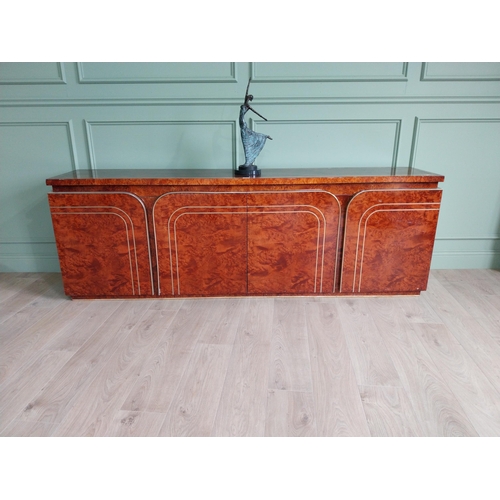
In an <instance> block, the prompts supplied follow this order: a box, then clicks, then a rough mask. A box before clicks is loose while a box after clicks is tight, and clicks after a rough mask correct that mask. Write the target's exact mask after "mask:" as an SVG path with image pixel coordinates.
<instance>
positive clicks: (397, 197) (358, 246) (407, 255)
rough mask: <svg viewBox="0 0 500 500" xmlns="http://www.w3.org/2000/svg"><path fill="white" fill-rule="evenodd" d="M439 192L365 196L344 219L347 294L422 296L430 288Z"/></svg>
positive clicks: (343, 288) (358, 198)
mask: <svg viewBox="0 0 500 500" xmlns="http://www.w3.org/2000/svg"><path fill="white" fill-rule="evenodd" d="M440 201H441V191H440V190H387V191H385V190H384V191H362V192H360V193H359V194H357V195H356V196H355V197H353V199H352V200H351V202H350V203H349V206H348V209H347V215H346V227H345V240H344V249H343V252H344V258H343V264H342V285H341V291H342V292H344V293H349V292H350V293H405V292H413V293H419V292H420V291H422V290H425V289H426V287H427V278H428V275H429V269H430V263H431V257H432V250H433V247H434V237H435V233H436V227H437V221H438V215H439V207H440Z"/></svg>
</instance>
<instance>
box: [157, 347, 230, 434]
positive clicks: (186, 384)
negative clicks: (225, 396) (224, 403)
mask: <svg viewBox="0 0 500 500" xmlns="http://www.w3.org/2000/svg"><path fill="white" fill-rule="evenodd" d="M230 355H231V346H228V345H224V344H222V345H217V344H197V345H196V347H195V350H194V352H193V357H192V361H191V363H190V364H189V366H188V368H187V370H186V371H185V372H184V376H183V377H182V380H181V381H180V384H179V388H178V390H177V392H176V394H175V397H174V400H173V401H172V404H171V406H170V408H169V411H168V413H167V415H166V417H165V421H164V423H163V426H162V428H161V430H160V432H159V435H160V436H171V437H181V436H191V437H204V436H210V434H211V432H212V428H213V425H214V421H215V416H216V413H217V408H218V406H219V401H220V396H221V393H222V388H223V386H224V379H225V377H226V372H227V367H228V363H229V357H230Z"/></svg>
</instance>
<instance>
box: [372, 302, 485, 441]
mask: <svg viewBox="0 0 500 500" xmlns="http://www.w3.org/2000/svg"><path fill="white" fill-rule="evenodd" d="M368 307H369V310H370V311H371V314H372V317H373V318H374V321H375V324H376V325H377V328H378V330H379V332H380V334H381V335H382V337H383V338H384V341H385V345H386V346H387V349H388V351H389V354H390V356H391V358H392V360H393V361H394V365H395V367H396V370H397V371H398V373H399V377H400V380H401V382H402V384H403V388H404V389H405V391H406V394H407V395H408V398H409V399H410V402H411V405H412V408H413V411H414V413H415V415H416V418H417V420H418V421H419V423H420V424H421V426H422V429H423V432H424V433H425V435H426V436H436V437H438V436H477V435H478V434H477V431H476V429H475V428H474V426H473V425H472V423H471V422H470V420H469V418H468V416H467V415H466V414H465V412H464V410H463V408H462V407H461V405H460V403H459V402H458V400H457V399H456V397H455V395H454V394H453V393H452V391H451V390H450V388H449V387H448V385H447V384H446V382H445V381H444V379H443V377H442V376H441V369H440V367H438V366H436V365H435V364H434V362H433V361H432V359H431V358H430V356H429V354H428V352H427V351H426V349H425V348H424V346H423V345H422V343H421V341H420V340H419V338H418V335H417V333H416V332H415V330H414V328H415V327H416V326H418V325H416V324H411V325H410V324H409V323H408V322H407V321H406V318H405V316H404V315H402V314H401V313H400V310H399V308H398V307H397V306H396V305H395V302H394V301H393V300H392V299H390V298H388V299H378V300H377V301H376V302H375V301H369V302H368Z"/></svg>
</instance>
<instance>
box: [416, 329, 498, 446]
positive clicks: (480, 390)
mask: <svg viewBox="0 0 500 500" xmlns="http://www.w3.org/2000/svg"><path fill="white" fill-rule="evenodd" d="M416 330H417V332H418V333H419V336H420V338H421V339H422V341H423V343H424V346H425V348H426V349H427V351H428V353H429V355H430V356H431V357H432V358H433V359H434V361H435V363H436V364H437V365H438V366H440V367H441V375H442V377H443V378H444V379H445V381H446V382H447V384H448V386H449V387H450V388H451V390H452V391H453V393H454V395H455V397H456V398H457V399H458V401H459V403H460V405H461V406H462V408H463V409H464V411H465V413H466V414H467V416H468V417H469V420H470V421H471V422H472V424H473V425H474V428H475V429H476V431H477V432H478V433H479V435H480V436H498V435H500V392H498V391H497V390H495V388H494V387H493V386H492V385H491V384H490V382H489V381H488V379H487V378H486V377H485V375H484V374H483V372H482V371H481V370H480V369H479V367H478V366H477V365H476V364H475V363H474V361H473V360H472V359H471V358H470V357H469V356H468V355H467V353H466V351H465V350H464V349H463V347H462V346H461V345H460V344H459V343H458V342H457V340H456V339H455V338H454V337H453V335H451V333H450V332H449V331H448V330H447V328H446V327H445V326H443V325H430V324H426V325H416Z"/></svg>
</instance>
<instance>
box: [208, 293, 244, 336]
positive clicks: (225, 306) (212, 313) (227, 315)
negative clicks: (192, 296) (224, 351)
mask: <svg viewBox="0 0 500 500" xmlns="http://www.w3.org/2000/svg"><path fill="white" fill-rule="evenodd" d="M203 301H206V307H207V309H208V311H209V312H208V313H206V314H205V316H204V324H203V328H202V329H201V331H200V336H199V338H198V342H201V343H203V344H228V345H233V344H234V339H235V336H236V330H237V328H238V324H239V322H240V319H241V314H242V313H243V311H244V310H245V304H246V300H245V299H241V298H220V299H208V300H207V299H203Z"/></svg>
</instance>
